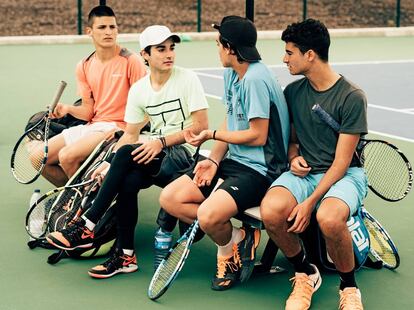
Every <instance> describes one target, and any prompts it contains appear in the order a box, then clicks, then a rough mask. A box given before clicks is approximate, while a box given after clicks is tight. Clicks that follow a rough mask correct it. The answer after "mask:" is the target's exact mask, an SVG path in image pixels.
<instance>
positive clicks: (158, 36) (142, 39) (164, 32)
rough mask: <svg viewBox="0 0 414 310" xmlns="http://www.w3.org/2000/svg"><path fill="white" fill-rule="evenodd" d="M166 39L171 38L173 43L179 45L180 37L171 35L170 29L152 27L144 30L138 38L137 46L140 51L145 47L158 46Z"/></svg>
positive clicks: (159, 26)
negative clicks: (139, 47)
mask: <svg viewBox="0 0 414 310" xmlns="http://www.w3.org/2000/svg"><path fill="white" fill-rule="evenodd" d="M168 38H171V39H172V40H173V41H174V42H175V43H180V42H181V39H180V37H179V36H178V35H177V34H175V33H171V31H170V29H169V28H168V27H167V26H161V25H153V26H149V27H147V28H145V29H144V31H143V32H142V33H141V35H140V36H139V45H140V46H141V50H143V49H145V48H146V47H147V46H151V45H158V44H160V43H162V42H164V41H165V40H167V39H168Z"/></svg>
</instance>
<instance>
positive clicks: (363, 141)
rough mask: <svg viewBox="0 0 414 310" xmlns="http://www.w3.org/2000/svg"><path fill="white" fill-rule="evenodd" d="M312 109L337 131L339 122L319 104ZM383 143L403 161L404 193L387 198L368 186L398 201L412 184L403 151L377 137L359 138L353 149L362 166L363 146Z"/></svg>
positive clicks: (410, 168) (390, 199) (378, 194)
mask: <svg viewBox="0 0 414 310" xmlns="http://www.w3.org/2000/svg"><path fill="white" fill-rule="evenodd" d="M312 111H313V112H315V114H316V115H318V116H319V118H320V119H321V120H322V121H324V122H325V123H326V124H327V125H328V126H329V127H331V128H332V129H333V130H334V131H335V132H339V129H340V125H339V123H338V122H337V121H336V120H335V119H334V118H333V117H332V116H331V115H330V114H329V113H328V112H326V111H325V110H324V109H323V108H322V107H321V106H320V105H319V104H315V105H313V107H312ZM375 142H377V143H384V144H386V145H387V146H389V147H391V148H392V149H394V150H395V151H396V152H397V153H398V154H399V155H400V157H401V159H402V160H403V161H404V163H405V165H406V168H407V171H408V182H407V186H406V188H405V191H404V193H403V194H402V195H401V196H399V197H396V198H389V197H385V196H384V195H382V194H381V193H379V191H377V190H376V189H375V188H374V187H373V186H372V185H371V184H370V182H368V187H369V188H370V189H371V190H372V192H373V193H374V194H376V195H377V196H378V197H380V198H381V199H384V200H386V201H390V202H395V201H400V200H401V199H403V198H404V197H406V196H407V194H408V193H409V192H410V190H411V188H412V184H413V171H412V166H411V163H410V162H409V160H408V159H407V157H406V156H405V155H404V153H403V152H402V151H401V150H400V149H398V147H396V146H395V145H393V144H391V143H389V142H387V141H383V140H378V139H372V140H371V139H363V138H360V141H359V143H358V145H357V147H356V150H355V154H356V156H357V158H358V160H359V162H360V163H361V166H362V167H363V168H364V161H365V160H364V158H363V157H362V155H361V154H362V153H363V150H364V148H365V147H366V146H367V145H369V144H370V143H375ZM364 169H365V168H364Z"/></svg>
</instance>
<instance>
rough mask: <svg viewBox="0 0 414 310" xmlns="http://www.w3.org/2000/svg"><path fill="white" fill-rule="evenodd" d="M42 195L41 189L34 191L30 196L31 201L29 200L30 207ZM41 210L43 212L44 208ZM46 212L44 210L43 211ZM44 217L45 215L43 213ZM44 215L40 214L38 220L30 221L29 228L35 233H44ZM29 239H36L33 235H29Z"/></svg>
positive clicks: (35, 234)
mask: <svg viewBox="0 0 414 310" xmlns="http://www.w3.org/2000/svg"><path fill="white" fill-rule="evenodd" d="M41 196H42V195H41V194H40V189H35V190H34V191H33V194H32V196H31V197H30V201H29V209H30V208H31V207H32V206H33V205H34V204H35V202H36V201H37V200H38V199H39V198H40V197H41ZM39 211H40V212H42V211H43V210H39ZM43 212H44V211H43ZM43 217H44V215H43ZM43 217H42V215H41V214H39V216H38V217H37V219H36V220H32V222H30V223H29V230H30V232H31V233H32V234H33V235H34V236H37V235H39V236H40V235H41V233H42V225H43V224H42V222H43V220H42V218H43ZM29 240H34V239H33V238H32V237H29Z"/></svg>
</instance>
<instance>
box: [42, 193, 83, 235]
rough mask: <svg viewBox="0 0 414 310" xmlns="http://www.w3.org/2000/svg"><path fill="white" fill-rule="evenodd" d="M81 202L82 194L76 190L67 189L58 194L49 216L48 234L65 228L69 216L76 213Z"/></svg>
mask: <svg viewBox="0 0 414 310" xmlns="http://www.w3.org/2000/svg"><path fill="white" fill-rule="evenodd" d="M81 201H82V194H81V192H80V191H79V190H78V189H76V188H67V189H64V190H63V191H62V192H60V195H59V197H58V199H57V201H56V202H55V203H54V205H53V209H52V210H51V212H50V215H49V219H48V225H49V232H54V231H59V230H61V229H63V228H65V226H66V223H67V222H68V219H70V215H72V214H74V213H76V210H77V209H78V208H79V207H80V205H81ZM72 212H74V213H72Z"/></svg>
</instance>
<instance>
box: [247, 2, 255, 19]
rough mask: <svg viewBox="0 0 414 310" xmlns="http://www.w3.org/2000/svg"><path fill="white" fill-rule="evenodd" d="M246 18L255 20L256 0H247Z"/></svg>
mask: <svg viewBox="0 0 414 310" xmlns="http://www.w3.org/2000/svg"><path fill="white" fill-rule="evenodd" d="M246 18H248V19H250V20H251V21H252V22H254V0H246Z"/></svg>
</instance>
